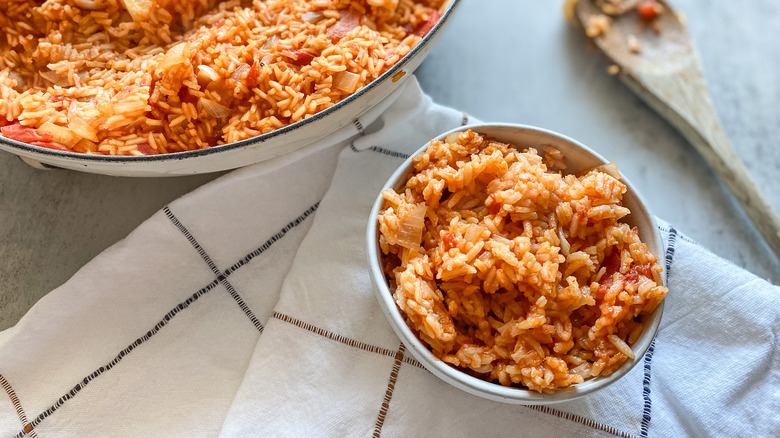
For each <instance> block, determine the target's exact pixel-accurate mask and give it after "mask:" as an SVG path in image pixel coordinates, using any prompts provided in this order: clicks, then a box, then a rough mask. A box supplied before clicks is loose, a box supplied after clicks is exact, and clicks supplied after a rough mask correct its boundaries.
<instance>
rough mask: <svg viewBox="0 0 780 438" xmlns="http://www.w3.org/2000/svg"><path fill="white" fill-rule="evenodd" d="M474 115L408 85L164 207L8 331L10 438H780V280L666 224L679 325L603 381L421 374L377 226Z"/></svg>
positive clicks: (669, 309)
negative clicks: (412, 168)
mask: <svg viewBox="0 0 780 438" xmlns="http://www.w3.org/2000/svg"><path fill="white" fill-rule="evenodd" d="M388 105H389V107H388ZM385 108H386V110H385ZM383 111H384V112H383ZM379 113H382V114H381V116H379ZM377 117H378V118H377ZM374 119H376V120H375V121H374ZM468 121H469V120H468V117H467V116H465V115H464V114H462V113H460V112H457V111H454V110H451V109H448V108H444V107H441V106H438V105H436V104H434V103H432V102H431V101H430V99H429V98H427V97H426V96H425V95H424V94H422V92H421V91H420V89H419V86H418V85H417V83H416V81H414V80H410V81H409V83H408V84H407V85H405V86H404V87H403V88H402V89H401V90H399V92H398V93H397V94H395V95H394V96H393V97H392V98H391V99H389V100H388V101H387V102H386V103H384V104H383V106H382V107H380V108H377V109H376V110H374V111H373V112H372V113H371V114H369V115H367V116H364V117H361V119H360V121H358V123H356V124H355V125H354V126H350V127H347V128H345V129H343V130H341V131H339V133H337V134H335V135H334V136H331V137H329V138H328V139H324V140H322V141H320V142H318V144H317V145H314V146H312V147H310V148H308V149H307V150H305V151H302V152H300V153H297V154H295V155H294V156H288V157H284V158H280V159H278V160H276V161H273V162H269V163H263V164H259V165H255V166H250V167H247V168H244V169H241V170H238V171H235V172H232V173H230V174H228V175H226V176H224V177H222V178H220V179H218V180H216V181H214V182H212V183H210V184H208V185H206V186H204V187H202V188H200V189H198V190H196V191H195V192H193V193H191V194H189V195H187V196H185V197H183V198H181V199H179V200H177V201H176V202H174V203H172V204H171V205H170V206H169V207H166V208H165V209H164V210H163V211H161V212H159V213H158V214H156V215H155V216H153V217H152V218H150V219H149V220H148V221H147V222H145V223H144V224H143V225H141V226H140V227H139V228H138V229H137V230H136V231H134V232H133V233H132V234H130V235H129V236H128V237H127V238H126V239H124V240H123V241H122V242H119V243H118V244H116V245H114V246H113V247H111V248H110V249H108V250H106V251H105V252H104V253H103V254H101V255H100V256H98V257H97V258H96V259H95V260H93V261H92V262H90V263H89V264H87V265H86V266H85V267H84V268H83V269H82V270H80V271H79V273H77V274H76V275H75V276H74V277H73V278H72V279H71V280H69V281H68V282H67V283H66V284H65V285H63V286H62V287H60V288H58V289H56V290H55V291H53V292H51V293H50V294H48V295H47V296H46V297H44V298H43V299H42V300H41V301H40V302H39V303H38V304H36V306H34V307H33V309H32V310H31V311H30V312H29V313H28V315H26V316H25V317H24V318H23V319H22V321H20V323H19V324H17V325H16V326H15V327H13V328H11V329H9V330H6V331H5V332H2V333H0V386H2V387H3V389H4V392H5V394H6V395H7V397H6V396H3V395H2V394H0V436H19V437H21V436H38V437H67V436H74V437H75V436H78V437H85V436H96V437H102V436H112V437H113V436H216V435H220V434H221V435H223V436H333V437H343V436H357V437H363V436H379V435H384V436H445V435H448V436H475V435H477V436H499V435H511V436H518V435H519V436H554V435H562V434H563V435H565V436H569V435H575V436H579V435H584V436H621V437H631V436H646V435H649V436H684V435H688V436H701V435H718V436H735V435H736V436H739V435H745V434H751V435H755V436H776V435H778V432H780V418H779V417H778V412H780V376H779V374H780V360H779V359H778V352H777V349H776V345H777V340H776V337H777V334H778V315H780V290H779V289H778V288H776V287H774V286H771V285H770V284H768V283H766V282H764V281H763V280H760V279H757V278H756V277H754V276H752V275H751V274H749V273H747V272H745V271H743V270H741V269H739V268H737V267H735V266H733V265H731V264H729V263H728V262H725V261H723V260H721V259H719V258H717V257H715V256H713V255H712V254H710V253H709V252H707V251H706V250H704V249H702V248H700V247H698V246H697V245H696V244H694V243H693V242H690V241H689V240H687V239H686V238H685V237H683V236H682V235H680V234H679V233H678V232H677V231H676V230H674V228H672V227H670V226H668V225H663V230H664V233H665V235H666V238H667V249H666V253H665V254H664V255H662V257H664V258H665V259H666V264H667V268H668V269H669V286H670V290H671V292H670V294H669V296H668V297H667V303H666V310H665V314H664V318H663V321H662V326H661V330H660V332H659V335H658V337H657V339H656V341H655V343H654V344H653V347H652V349H651V350H650V352H649V353H648V354H647V355H646V356H645V357H644V358H643V366H637V367H636V368H635V369H634V370H633V371H632V372H631V373H629V374H628V375H627V376H626V377H625V378H623V379H622V380H621V381H620V382H618V383H616V384H615V385H613V386H612V387H610V388H609V389H607V390H605V391H604V392H603V393H600V394H595V395H592V396H588V397H585V398H583V399H581V400H579V401H574V402H570V403H567V404H562V405H555V406H551V407H523V406H512V405H502V404H499V403H495V402H488V401H485V400H481V399H478V398H476V397H473V396H471V395H468V394H466V393H463V392H461V391H459V390H456V389H454V388H452V387H450V386H448V385H447V384H445V383H443V382H441V381H439V380H438V379H437V378H436V377H434V376H433V375H431V374H429V373H428V372H427V371H425V370H424V369H422V368H420V366H419V364H418V363H417V361H415V360H414V359H413V358H412V357H411V356H410V355H409V354H408V352H406V351H405V349H404V347H403V346H402V345H401V344H400V343H399V341H398V339H397V338H396V337H395V335H394V334H393V332H392V330H391V329H390V327H389V325H388V323H387V322H386V320H385V318H384V316H383V314H382V313H381V311H380V309H379V307H378V304H377V303H376V300H375V298H374V296H373V291H372V286H371V283H370V279H369V276H368V271H367V269H366V262H365V241H364V236H365V226H366V223H367V221H368V212H369V209H370V206H371V203H372V201H373V199H374V197H375V196H376V194H377V192H378V190H379V188H380V187H381V185H382V184H383V183H384V181H385V180H386V179H387V177H388V176H389V175H390V173H391V172H392V170H394V169H395V168H396V167H397V166H398V165H400V164H401V163H402V161H403V158H404V157H406V156H407V154H409V153H410V152H412V151H414V150H415V149H417V148H418V147H420V146H421V145H422V144H423V143H424V142H425V141H426V140H427V139H429V138H431V137H433V136H435V135H437V134H438V133H440V132H443V131H445V130H448V129H450V128H452V127H455V126H458V125H461V124H465V123H467V122H468Z"/></svg>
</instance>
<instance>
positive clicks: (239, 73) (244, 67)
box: [233, 63, 251, 80]
mask: <svg viewBox="0 0 780 438" xmlns="http://www.w3.org/2000/svg"><path fill="white" fill-rule="evenodd" d="M250 68H251V67H249V64H247V63H243V64H241V65H239V66H238V67H236V69H235V70H234V71H233V79H235V80H239V79H241V78H242V77H244V74H245V73H246V72H248V71H249V69H250Z"/></svg>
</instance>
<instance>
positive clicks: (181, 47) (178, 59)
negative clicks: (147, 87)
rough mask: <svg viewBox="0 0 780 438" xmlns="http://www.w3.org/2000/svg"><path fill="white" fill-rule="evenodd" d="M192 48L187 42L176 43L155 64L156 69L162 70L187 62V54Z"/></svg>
mask: <svg viewBox="0 0 780 438" xmlns="http://www.w3.org/2000/svg"><path fill="white" fill-rule="evenodd" d="M191 50H192V48H191V47H190V45H189V44H187V43H181V44H177V45H175V46H173V47H171V49H170V50H168V52H167V53H166V54H165V55H163V57H162V59H160V63H159V64H157V71H158V72H164V71H166V70H168V69H170V68H171V67H173V66H175V65H179V64H184V63H187V62H189V59H188V56H189V54H190V51H191Z"/></svg>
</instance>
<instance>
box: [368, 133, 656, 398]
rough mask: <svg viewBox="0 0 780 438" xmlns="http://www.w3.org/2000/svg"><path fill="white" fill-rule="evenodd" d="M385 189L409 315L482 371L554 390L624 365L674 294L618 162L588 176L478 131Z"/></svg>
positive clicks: (470, 367)
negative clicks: (640, 225) (634, 217)
mask: <svg viewBox="0 0 780 438" xmlns="http://www.w3.org/2000/svg"><path fill="white" fill-rule="evenodd" d="M413 164H414V170H413V172H412V174H411V175H410V176H409V177H408V179H407V180H406V182H405V185H404V186H403V188H402V189H401V190H399V191H395V190H392V189H390V190H385V191H383V192H382V196H383V197H384V205H383V207H382V209H381V211H380V214H379V217H378V221H379V230H380V237H379V243H380V248H381V251H382V254H383V269H384V271H385V274H386V276H387V279H388V282H389V284H390V289H391V290H393V291H394V292H393V294H394V298H395V301H396V303H397V304H398V307H399V308H400V310H401V311H402V313H403V315H404V316H405V319H406V322H407V324H408V325H409V326H410V327H411V328H412V329H413V330H414V331H415V333H416V334H417V335H418V337H419V338H420V339H421V340H422V341H423V343H424V344H427V345H428V346H429V347H430V349H431V350H432V351H433V353H434V354H435V355H436V356H437V357H438V358H439V359H441V360H442V361H444V362H446V363H449V364H451V365H453V366H455V367H457V368H458V369H460V370H462V371H465V372H467V373H469V374H472V375H475V376H478V377H481V378H484V379H486V380H489V381H497V382H499V383H500V384H502V385H504V386H518V387H524V388H528V389H531V390H534V391H538V392H553V391H555V390H556V389H558V388H563V387H567V386H570V385H572V384H577V383H581V382H583V381H585V380H586V379H588V378H592V377H595V376H606V375H609V374H611V373H613V372H615V371H616V370H617V369H618V368H619V367H620V366H621V365H623V364H624V363H625V362H626V361H627V360H630V359H633V358H634V353H633V351H632V350H631V345H632V344H634V342H636V340H637V338H638V337H639V335H640V334H641V332H642V330H643V329H644V326H643V323H642V317H643V315H647V314H649V313H652V311H653V310H654V309H655V308H656V307H657V306H658V304H659V303H660V302H661V300H662V299H663V297H664V296H665V295H666V293H667V289H666V288H665V287H664V286H663V285H662V280H661V276H660V274H661V272H662V268H661V266H660V265H659V264H658V263H657V259H656V257H655V255H653V254H652V253H651V252H650V251H649V250H648V248H647V246H646V245H645V244H644V243H642V242H641V241H640V239H639V236H638V233H637V230H636V229H635V228H634V229H632V228H631V227H630V226H629V225H627V224H626V223H623V222H621V218H623V217H625V216H626V215H628V214H629V213H630V211H629V210H628V209H627V208H626V207H624V206H623V205H622V202H621V199H622V196H623V194H624V193H625V192H626V185H625V184H623V183H622V182H621V181H620V178H619V176H620V175H619V174H618V173H617V169H616V168H615V167H614V165H605V166H599V167H598V168H595V169H593V170H590V171H588V172H586V173H584V174H581V175H571V174H568V175H567V174H563V173H562V172H561V171H552V170H550V169H552V168H555V167H559V168H560V167H563V164H562V156H561V154H560V152H558V151H557V150H554V149H552V148H549V147H548V150H547V151H545V154H544V157H542V156H540V155H539V153H538V152H537V150H535V149H533V148H529V149H527V150H525V151H519V150H517V149H516V148H515V147H514V146H512V145H509V144H505V143H500V142H498V141H494V140H491V139H489V138H485V137H482V136H481V135H480V134H478V133H476V132H473V131H471V130H468V131H466V132H461V133H455V134H450V135H449V136H448V137H447V138H446V140H445V141H436V140H434V141H432V142H431V143H430V145H429V146H428V148H427V150H425V152H423V153H421V154H419V155H417V156H415V157H414V159H413Z"/></svg>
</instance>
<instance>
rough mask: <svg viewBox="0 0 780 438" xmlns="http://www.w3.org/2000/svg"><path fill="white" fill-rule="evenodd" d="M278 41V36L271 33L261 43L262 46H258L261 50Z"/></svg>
mask: <svg viewBox="0 0 780 438" xmlns="http://www.w3.org/2000/svg"><path fill="white" fill-rule="evenodd" d="M278 41H279V36H278V35H276V34H274V35H271V36H270V37H269V38H268V39H267V40H265V42H264V43H263V46H262V47H260V48H261V49H263V50H267V49H270V48H271V47H273V46H275V45H276V43H277V42H278Z"/></svg>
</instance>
